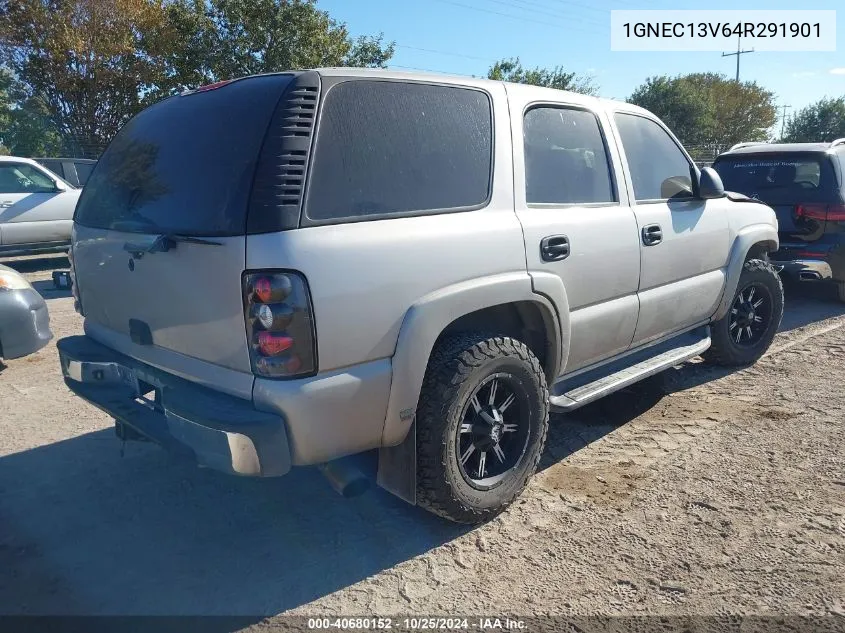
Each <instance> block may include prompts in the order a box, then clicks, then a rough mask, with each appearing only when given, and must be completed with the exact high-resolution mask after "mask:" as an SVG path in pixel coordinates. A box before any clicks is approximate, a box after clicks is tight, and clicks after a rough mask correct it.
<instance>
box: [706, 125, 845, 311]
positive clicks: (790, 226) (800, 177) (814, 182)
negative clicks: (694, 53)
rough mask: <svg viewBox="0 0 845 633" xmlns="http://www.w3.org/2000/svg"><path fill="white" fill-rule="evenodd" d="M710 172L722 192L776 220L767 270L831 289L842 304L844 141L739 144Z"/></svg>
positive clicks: (844, 298) (844, 266)
mask: <svg viewBox="0 0 845 633" xmlns="http://www.w3.org/2000/svg"><path fill="white" fill-rule="evenodd" d="M713 167H714V168H715V169H716V171H717V172H719V175H720V176H721V177H722V182H723V183H724V185H725V189H726V190H728V191H735V192H738V193H742V194H745V195H747V196H750V197H752V198H757V199H758V200H761V201H762V202H765V203H766V204H768V205H769V206H771V207H772V208H773V209H774V210H775V212H776V213H777V217H778V225H779V226H778V231H779V233H780V250H778V251H777V252H776V253H772V255H771V260H772V264H774V265H776V266H780V267H783V272H784V274H786V275H788V276H790V277H791V278H793V279H797V280H799V281H814V282H817V281H822V282H827V283H835V284H836V285H837V288H838V291H839V299H840V300H841V301H845V138H841V139H837V140H835V141H833V142H832V143H791V144H787V143H783V144H779V143H775V144H770V143H740V144H739V145H734V146H733V147H732V148H731V149H730V150H729V151H727V152H725V153H724V154H722V155H721V156H719V157H718V158H717V159H716V161H715V162H714V164H713Z"/></svg>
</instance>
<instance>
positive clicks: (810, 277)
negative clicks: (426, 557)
mask: <svg viewBox="0 0 845 633" xmlns="http://www.w3.org/2000/svg"><path fill="white" fill-rule="evenodd" d="M821 278H822V276H821V275H820V274H819V273H818V272H816V271H815V270H803V271H801V272H800V273H798V279H800V280H801V281H818V280H819V279H821Z"/></svg>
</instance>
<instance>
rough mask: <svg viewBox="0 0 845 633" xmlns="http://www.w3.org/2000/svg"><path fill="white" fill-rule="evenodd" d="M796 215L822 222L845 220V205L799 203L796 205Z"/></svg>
mask: <svg viewBox="0 0 845 633" xmlns="http://www.w3.org/2000/svg"><path fill="white" fill-rule="evenodd" d="M795 217H797V218H806V219H807V220H819V221H820V222H825V221H828V222H845V205H843V204H830V205H828V204H798V205H795Z"/></svg>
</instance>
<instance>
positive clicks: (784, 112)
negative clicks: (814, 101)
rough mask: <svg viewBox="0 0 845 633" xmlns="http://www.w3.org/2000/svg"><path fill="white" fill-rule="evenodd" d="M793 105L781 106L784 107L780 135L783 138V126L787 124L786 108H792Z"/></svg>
mask: <svg viewBox="0 0 845 633" xmlns="http://www.w3.org/2000/svg"><path fill="white" fill-rule="evenodd" d="M791 107H792V106H791V105H782V106H781V108H783V115H782V116H781V119H780V137H781V138H783V126H784V125H785V124H786V109H787V108H791Z"/></svg>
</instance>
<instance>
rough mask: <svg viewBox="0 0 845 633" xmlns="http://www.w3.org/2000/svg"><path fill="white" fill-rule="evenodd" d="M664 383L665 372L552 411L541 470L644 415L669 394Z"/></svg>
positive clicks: (541, 460)
mask: <svg viewBox="0 0 845 633" xmlns="http://www.w3.org/2000/svg"><path fill="white" fill-rule="evenodd" d="M665 383H666V380H665V376H664V374H658V375H657V376H652V377H651V378H648V379H646V380H643V381H642V382H640V383H638V384H636V385H633V386H631V387H628V388H627V389H622V390H620V391H617V392H616V393H612V394H610V395H608V396H605V397H604V398H602V399H600V400H597V401H596V402H593V403H592V404H588V405H586V406H584V407H582V408H580V409H577V410H576V411H573V412H572V413H567V414H560V413H554V414H552V415H551V416H550V419H549V433H548V436H547V438H546V450H545V453H544V454H543V456H542V458H541V459H540V465H539V470H545V469H547V468H550V467H552V466H554V465H555V464H557V463H559V462H560V461H561V460H563V459H566V458H567V457H569V456H570V455H572V454H574V453H576V452H578V451H580V450H581V449H583V448H585V447H586V446H589V445H590V444H592V443H593V442H595V441H596V440H599V439H601V438H602V437H604V436H605V435H608V434H609V433H612V432H613V431H614V430H616V429H618V428H619V427H621V426H624V425H625V424H627V423H628V422H630V421H631V420H633V419H634V418H637V417H638V416H640V415H642V414H644V413H645V412H646V411H648V410H649V409H651V408H652V407H654V406H655V405H657V404H658V403H659V402H660V401H661V400H662V399H663V397H664V396H665V395H666V394H667V393H668V392H667V390H666V386H665Z"/></svg>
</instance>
